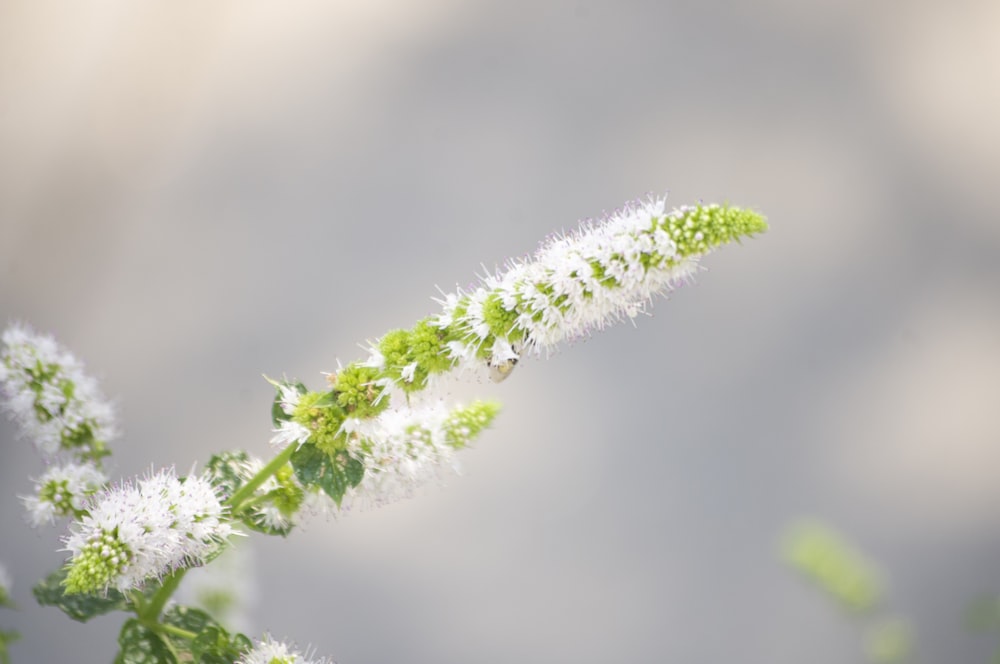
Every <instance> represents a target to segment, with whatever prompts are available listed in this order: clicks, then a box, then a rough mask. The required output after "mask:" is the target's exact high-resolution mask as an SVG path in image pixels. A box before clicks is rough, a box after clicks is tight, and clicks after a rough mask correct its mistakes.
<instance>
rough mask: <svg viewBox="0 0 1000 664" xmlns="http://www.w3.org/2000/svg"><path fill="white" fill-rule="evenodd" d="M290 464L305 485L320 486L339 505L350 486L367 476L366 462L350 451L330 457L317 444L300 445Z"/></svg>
mask: <svg viewBox="0 0 1000 664" xmlns="http://www.w3.org/2000/svg"><path fill="white" fill-rule="evenodd" d="M291 464H292V468H293V469H295V476H296V477H297V478H298V479H299V481H300V482H301V483H302V484H303V485H304V486H306V487H310V486H318V487H319V488H320V489H322V490H323V491H324V492H325V493H326V495H328V496H330V497H331V498H333V500H334V502H335V503H337V506H338V507H339V506H340V502H341V501H342V500H343V499H344V493H345V492H346V491H347V489H348V487H353V486H357V485H358V483H359V482H361V478H362V477H363V476H364V466H362V465H361V462H360V461H358V460H357V459H354V458H352V457H351V456H350V455H349V454H347V452H345V451H343V450H341V451H338V452H337V453H336V454H335V455H334V456H332V457H331V456H330V455H328V454H327V453H326V452H324V451H322V450H320V449H318V448H317V447H316V446H315V445H303V446H302V447H300V448H299V449H297V450H296V451H295V453H294V454H292V458H291Z"/></svg>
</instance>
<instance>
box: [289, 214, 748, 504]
mask: <svg viewBox="0 0 1000 664" xmlns="http://www.w3.org/2000/svg"><path fill="white" fill-rule="evenodd" d="M766 229H767V224H766V222H765V221H764V219H763V217H761V216H760V215H759V214H757V213H755V212H751V211H748V210H743V209H739V208H734V207H725V206H718V205H699V206H695V207H682V208H679V209H676V210H673V211H672V212H669V213H668V212H667V211H666V208H665V201H664V199H662V198H649V199H648V200H645V201H640V202H636V203H631V204H629V205H626V206H625V207H624V208H622V209H620V210H618V211H616V212H615V213H613V214H612V215H610V216H607V217H605V218H604V219H603V220H601V221H600V222H588V223H585V224H584V225H583V226H582V227H581V228H580V230H579V231H577V232H576V233H571V234H567V235H562V236H558V237H555V238H552V239H550V240H549V241H548V242H547V243H545V244H543V245H542V247H541V248H540V249H539V250H538V251H537V252H536V253H535V254H534V256H533V257H531V258H530V259H526V260H521V261H512V262H510V263H509V264H508V265H507V268H506V269H505V270H504V271H502V272H500V273H498V274H495V275H488V276H486V277H484V278H483V280H482V283H481V284H480V285H479V286H478V287H475V288H473V289H471V290H470V291H468V292H464V291H458V292H455V293H452V294H446V295H444V297H443V299H442V300H440V303H441V305H442V307H443V309H442V311H441V313H439V314H437V315H434V316H429V317H427V318H424V319H423V320H421V321H418V322H417V324H416V325H414V326H413V327H412V328H411V329H398V330H392V331H390V332H389V333H387V334H385V335H384V336H383V337H381V338H380V339H378V340H377V341H376V342H374V343H372V344H370V345H369V348H368V350H369V355H368V358H367V359H365V360H364V361H360V362H354V363H352V364H349V365H347V366H346V367H342V368H340V369H338V370H337V371H336V372H335V373H334V374H331V375H330V376H329V382H330V385H331V389H330V390H329V391H326V392H309V391H307V390H306V388H305V387H304V386H303V385H301V384H299V383H291V382H288V381H283V382H278V381H271V382H272V384H273V385H275V387H276V388H277V390H278V394H277V397H276V400H275V407H274V410H273V414H274V416H275V417H274V420H275V426H276V428H275V430H274V436H273V437H272V439H271V443H272V445H273V446H274V447H275V448H276V449H279V450H282V449H285V448H286V447H287V446H289V445H295V446H296V447H300V446H302V445H305V444H307V443H308V444H310V445H312V446H314V447H315V448H316V449H318V450H320V451H321V452H322V453H323V454H325V455H327V456H329V457H330V459H332V460H334V462H332V465H331V472H334V473H341V474H342V475H343V478H342V479H338V481H337V482H335V483H334V485H335V486H334V489H335V491H334V493H333V494H332V495H333V497H334V499H335V500H336V501H337V503H338V504H339V503H340V499H341V498H342V497H344V496H345V495H346V496H347V497H350V498H357V499H359V501H360V502H362V503H371V504H382V503H383V502H386V501H390V500H393V499H395V498H398V497H400V496H405V495H408V494H409V493H410V492H411V491H412V489H413V487H414V486H416V485H418V484H420V483H421V482H423V481H426V480H427V479H429V478H432V477H435V476H436V475H437V473H438V469H439V468H447V467H449V466H451V465H452V464H453V461H454V450H455V449H457V448H458V447H461V446H463V445H464V444H466V443H467V442H468V441H469V440H471V439H472V438H473V437H475V435H477V434H478V433H479V431H480V430H481V429H482V428H483V426H485V423H488V422H489V421H491V420H492V419H493V417H494V416H495V415H496V409H495V407H494V408H493V409H492V410H490V409H489V408H486V407H484V406H482V405H479V406H474V407H472V408H473V409H478V411H477V415H476V417H480V418H481V419H482V422H483V424H477V425H476V426H474V427H472V428H471V429H470V431H471V435H469V436H467V437H466V438H465V439H464V440H463V442H462V444H461V445H455V444H452V442H451V441H448V440H447V438H448V436H447V434H446V433H445V432H444V430H445V428H447V426H449V425H448V422H449V421H450V420H449V418H452V417H462V416H465V415H468V414H469V413H470V412H472V411H469V410H462V409H455V410H453V411H451V413H450V414H449V412H448V410H447V409H445V408H444V407H442V406H432V407H429V408H428V407H417V406H411V400H412V398H413V397H414V394H415V393H418V392H421V391H423V390H425V389H427V388H428V387H430V386H432V385H433V384H434V383H435V382H436V381H439V380H440V379H441V378H442V377H443V376H444V375H446V374H451V373H461V372H464V371H466V370H472V371H481V370H483V369H487V370H488V371H489V375H490V377H491V378H492V379H493V380H495V381H500V380H504V379H506V378H507V377H508V376H509V375H510V373H511V371H512V370H513V368H514V367H515V365H516V364H517V363H518V361H519V360H520V359H521V357H522V356H523V355H524V354H525V353H528V352H533V353H534V354H544V353H545V352H548V351H550V350H551V349H552V348H554V347H555V346H557V345H558V344H559V343H562V342H564V341H569V340H574V339H578V338H581V337H585V336H587V335H588V334H590V333H591V332H593V331H594V330H599V329H601V328H603V327H605V326H607V325H609V324H611V323H614V322H616V321H619V320H621V319H623V318H628V317H634V316H636V315H637V314H638V313H639V312H641V311H642V310H643V309H644V307H645V306H646V304H647V303H648V302H649V301H650V300H651V299H652V298H653V296H655V295H657V294H665V293H667V292H669V291H670V290H671V289H672V288H674V287H675V286H677V285H679V284H681V283H683V282H684V281H685V280H687V279H688V278H690V277H691V275H692V274H694V272H695V271H696V270H697V269H698V267H699V260H700V258H701V257H702V256H704V255H705V254H707V253H709V252H711V251H712V250H714V249H715V248H717V247H719V246H721V245H723V244H726V243H729V242H733V241H738V240H739V239H740V238H742V237H747V236H751V235H753V234H754V233H759V232H763V231H764V230H766ZM401 398H404V399H405V403H406V405H405V406H394V405H393V404H394V403H396V402H398V401H399V400H400V399H401ZM429 399H430V397H428V399H427V400H429ZM473 419H475V418H473ZM352 463H354V464H355V465H354V466H352V465H351V464H352ZM352 468H353V469H354V471H352ZM352 478H353V479H352ZM345 485H349V486H347V487H345Z"/></svg>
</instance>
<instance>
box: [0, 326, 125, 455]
mask: <svg viewBox="0 0 1000 664" xmlns="http://www.w3.org/2000/svg"><path fill="white" fill-rule="evenodd" d="M2 341H3V350H2V352H0V392H2V395H3V400H4V407H5V409H6V410H7V411H8V412H9V413H10V415H11V417H12V419H13V420H14V421H15V422H16V423H17V425H18V427H19V428H20V432H21V435H22V436H24V437H25V438H28V439H30V440H31V441H32V443H34V445H35V447H36V448H37V449H38V451H39V452H40V453H41V454H42V456H43V457H45V458H46V459H51V458H53V457H54V456H55V455H56V454H57V453H58V452H60V451H61V450H62V451H69V452H71V453H72V454H73V455H74V456H76V457H78V458H93V459H99V458H100V457H101V456H103V455H104V454H106V453H107V452H106V447H105V446H106V444H107V443H108V442H109V441H110V440H112V439H113V438H114V437H115V436H116V435H117V434H116V431H115V417H114V410H113V409H112V407H111V404H110V403H109V402H108V401H107V400H106V399H105V398H104V396H103V395H102V394H101V392H100V390H99V389H98V387H97V383H96V381H94V379H92V378H91V377H90V376H88V375H86V374H85V373H84V370H83V365H82V364H81V363H80V362H79V361H78V360H77V359H76V358H75V357H74V356H73V355H72V354H70V353H69V352H68V351H66V350H65V349H64V348H62V347H61V346H60V345H59V344H57V343H56V342H55V340H54V339H53V338H52V337H50V336H47V335H42V334H35V333H34V332H32V331H31V329H29V328H28V327H26V326H23V325H18V324H14V325H11V326H10V327H8V328H7V329H6V330H5V331H4V333H3V337H2Z"/></svg>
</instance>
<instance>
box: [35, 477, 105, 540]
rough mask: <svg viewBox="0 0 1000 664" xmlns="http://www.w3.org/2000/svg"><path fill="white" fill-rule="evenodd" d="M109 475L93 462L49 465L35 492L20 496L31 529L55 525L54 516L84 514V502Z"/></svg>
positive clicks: (73, 516) (38, 481)
mask: <svg viewBox="0 0 1000 664" xmlns="http://www.w3.org/2000/svg"><path fill="white" fill-rule="evenodd" d="M107 482H108V476H107V475H105V474H104V472H103V471H102V470H101V469H100V468H98V467H97V466H95V465H94V464H92V463H76V462H69V463H66V464H63V465H58V466H52V467H50V468H49V469H48V470H46V471H45V473H44V474H43V475H42V476H41V477H40V478H38V479H37V480H35V493H34V495H31V496H21V500H22V502H23V503H24V508H25V510H27V513H28V514H27V517H28V523H29V524H31V527H32V528H38V527H39V526H41V525H43V524H52V523H55V519H56V518H57V517H67V516H68V517H72V518H76V517H79V516H82V515H83V512H84V509H85V507H86V503H87V500H88V499H89V498H90V496H92V495H93V494H95V493H96V492H97V491H99V490H100V489H101V488H103V487H104V485H105V484H107Z"/></svg>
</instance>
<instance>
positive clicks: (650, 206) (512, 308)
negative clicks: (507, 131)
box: [439, 198, 767, 372]
mask: <svg viewBox="0 0 1000 664" xmlns="http://www.w3.org/2000/svg"><path fill="white" fill-rule="evenodd" d="M664 206H665V199H663V198H649V199H648V200H646V201H637V202H634V203H630V204H627V205H626V206H625V207H624V208H622V209H620V210H618V211H617V212H615V213H614V214H612V215H610V216H608V217H605V218H604V219H603V220H601V221H600V222H596V223H586V224H584V225H583V226H582V227H581V229H580V230H579V231H578V232H576V233H572V234H569V235H564V236H559V237H556V238H554V239H552V240H550V241H549V242H548V243H547V244H544V245H543V246H542V247H541V248H540V249H539V250H538V251H537V252H536V253H535V255H534V257H533V258H532V259H531V260H528V261H523V262H511V263H510V265H509V266H508V268H507V270H506V271H505V272H502V273H500V274H498V275H492V276H487V277H486V278H485V279H484V280H483V284H482V285H481V286H480V287H478V288H476V289H475V290H473V291H472V292H470V293H468V294H463V293H461V292H459V293H457V294H455V295H454V296H450V297H448V298H446V300H445V302H444V313H443V314H442V315H441V317H440V318H439V324H440V325H441V326H442V327H443V328H446V329H448V330H449V336H450V337H453V338H454V341H452V342H451V343H450V344H449V350H450V351H451V354H452V356H453V357H454V358H455V359H456V360H457V361H458V362H459V363H461V364H469V363H473V364H481V363H482V360H486V361H487V363H488V365H489V366H491V367H506V368H507V369H508V372H509V368H510V367H511V363H512V362H516V360H517V359H518V357H519V356H520V354H521V353H522V352H523V351H524V350H535V351H536V352H538V351H542V350H545V351H548V350H551V349H552V348H553V347H555V346H556V345H558V344H559V343H562V342H564V341H571V340H574V339H578V338H582V337H586V336H588V335H590V334H591V333H592V332H593V331H595V330H600V329H603V328H604V327H606V326H607V325H610V324H612V323H616V322H618V321H620V320H622V319H624V318H634V317H635V316H636V315H637V314H638V313H640V312H641V311H643V309H644V307H645V306H646V304H647V302H649V301H650V300H651V299H652V298H653V296H654V295H657V294H665V293H668V292H669V291H670V290H672V289H673V288H675V287H676V286H678V285H680V284H682V283H684V282H685V281H687V280H689V279H690V277H691V276H692V275H693V274H694V273H695V272H696V271H697V270H698V268H699V260H700V258H701V257H702V256H704V255H705V254H708V253H709V252H711V251H712V250H714V249H715V248H717V247H719V246H721V245H723V244H726V243H728V242H732V241H734V240H738V239H740V238H741V237H744V236H749V235H752V234H754V233H759V232H763V231H765V230H766V229H767V224H766V223H765V221H764V219H763V217H761V216H760V215H758V214H756V213H754V212H749V211H746V210H742V209H739V208H733V207H724V206H719V205H707V206H702V205H699V206H695V207H682V208H678V209H676V210H674V211H672V212H670V213H669V214H667V213H665V207H664Z"/></svg>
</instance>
